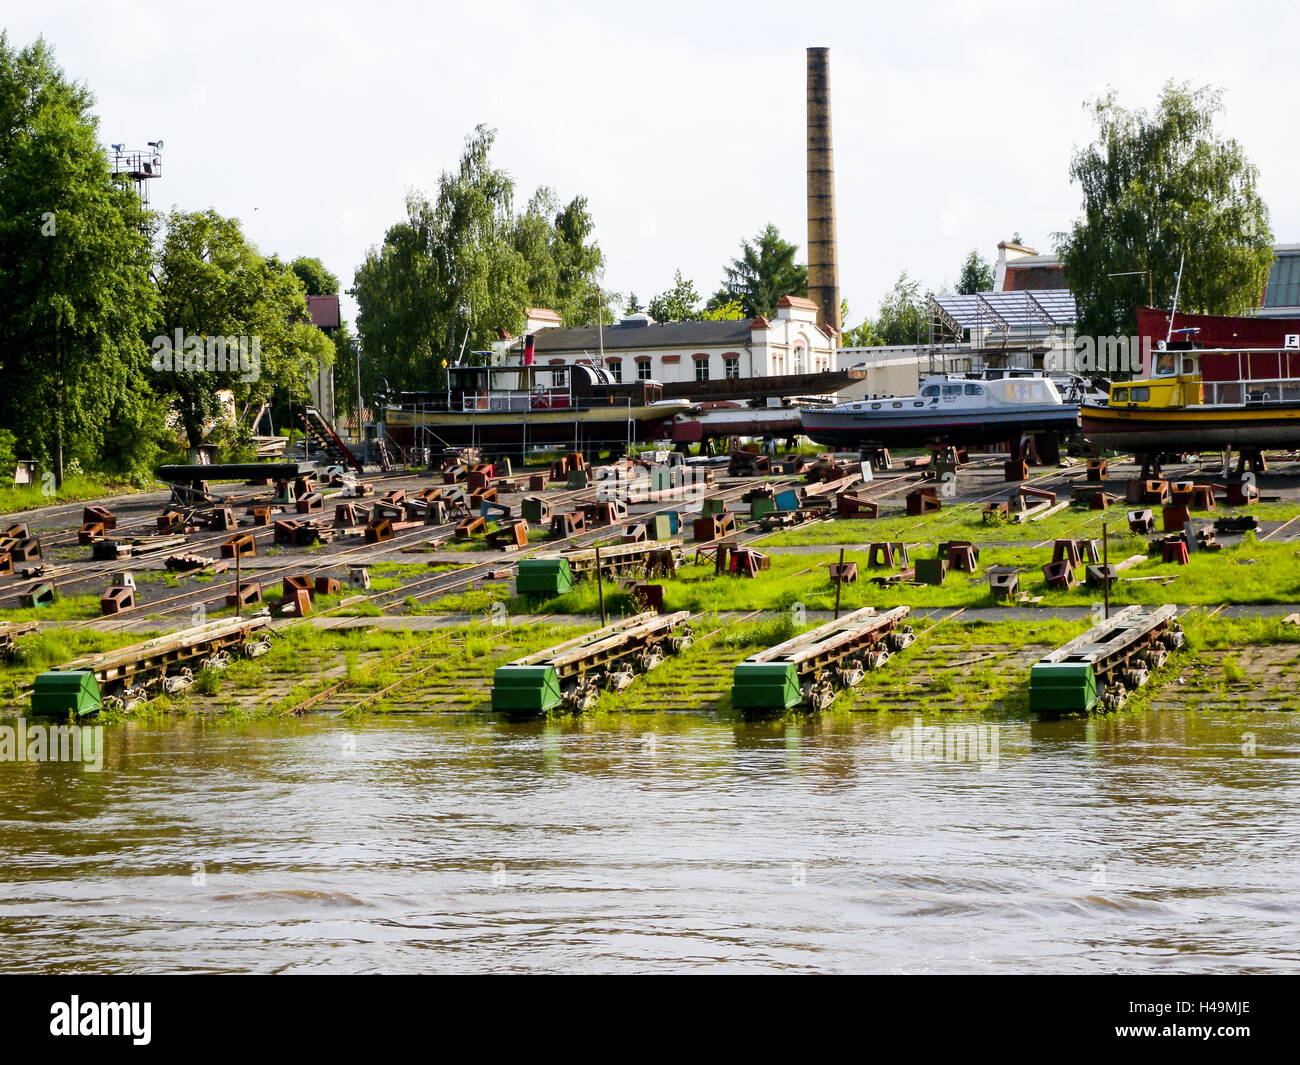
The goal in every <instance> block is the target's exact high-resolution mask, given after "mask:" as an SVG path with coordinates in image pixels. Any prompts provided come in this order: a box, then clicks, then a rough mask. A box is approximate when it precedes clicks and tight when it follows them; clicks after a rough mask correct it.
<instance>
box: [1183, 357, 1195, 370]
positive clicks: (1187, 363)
mask: <svg viewBox="0 0 1300 1065" xmlns="http://www.w3.org/2000/svg"><path fill="white" fill-rule="evenodd" d="M1195 372H1196V360H1195V359H1194V358H1192V357H1191V356H1190V355H1185V356H1183V373H1188V374H1190V373H1195Z"/></svg>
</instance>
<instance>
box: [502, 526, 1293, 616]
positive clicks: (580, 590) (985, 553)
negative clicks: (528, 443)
mask: <svg viewBox="0 0 1300 1065" xmlns="http://www.w3.org/2000/svg"><path fill="white" fill-rule="evenodd" d="M761 546H762V545H760V547H761ZM1146 548H1147V544H1146V541H1145V540H1143V539H1142V538H1141V537H1136V536H1132V535H1129V534H1125V535H1124V536H1123V537H1120V538H1117V539H1114V540H1112V542H1111V545H1110V558H1111V561H1112V562H1118V561H1120V560H1122V559H1123V558H1125V557H1127V556H1129V555H1133V554H1140V553H1143V552H1145V550H1146ZM933 555H934V547H933V546H931V545H925V546H922V547H919V548H916V549H914V550H913V551H912V556H911V557H912V561H913V562H915V560H916V559H917V558H919V557H933ZM1298 555H1300V552H1298V551H1297V548H1296V546H1295V545H1294V544H1284V543H1279V544H1273V543H1262V544H1261V543H1255V542H1254V540H1253V538H1247V539H1246V540H1245V542H1243V543H1242V544H1240V545H1238V546H1236V547H1232V548H1225V549H1224V550H1222V551H1217V552H1206V551H1198V552H1194V553H1193V554H1192V556H1191V559H1190V561H1189V563H1188V565H1186V566H1179V565H1177V564H1175V563H1172V562H1171V563H1168V564H1165V563H1163V562H1161V561H1160V559H1159V558H1158V557H1154V556H1153V557H1152V558H1150V559H1148V561H1146V562H1144V563H1140V564H1139V565H1137V566H1134V567H1132V568H1130V569H1127V570H1124V571H1123V572H1122V573H1121V575H1120V576H1121V579H1120V580H1119V581H1117V582H1116V583H1115V584H1114V585H1113V586H1112V588H1111V605H1112V607H1120V606H1127V605H1129V604H1132V603H1140V604H1149V605H1159V604H1161V603H1179V604H1185V605H1219V604H1221V603H1290V602H1297V601H1300V565H1297V556H1298ZM1051 558H1052V549H1051V547H1050V546H1049V547H1041V548H1029V547H996V548H995V547H985V548H983V549H981V551H980V562H979V571H978V573H976V574H974V575H971V574H967V573H962V572H958V571H950V572H949V574H948V577H947V580H946V581H945V582H944V584H942V585H903V586H896V587H892V588H881V587H879V586H878V585H876V584H874V583H872V582H871V580H870V578H871V577H872V576H875V575H877V574H879V573H883V572H885V571H871V570H868V569H867V568H866V561H867V560H866V552H865V551H864V552H862V553H860V554H859V553H856V552H850V553H849V554H847V555H846V561H856V562H857V563H858V564H859V580H858V582H857V583H856V584H846V585H844V586H843V587H842V589H841V592H840V609H841V611H848V610H856V609H858V608H859V607H863V606H875V607H891V606H898V605H900V604H907V605H909V606H912V607H915V608H930V607H941V608H956V607H974V606H989V605H992V604H993V600H992V599H991V597H990V595H989V590H988V583H987V578H986V577H985V574H986V573H987V570H988V568H989V567H990V566H993V565H1003V566H1019V567H1021V569H1022V572H1021V575H1020V589H1021V591H1022V592H1024V593H1027V594H1029V595H1031V596H1042V597H1043V602H1042V604H1041V607H1043V608H1050V607H1054V606H1090V605H1091V604H1093V603H1094V602H1097V601H1099V600H1100V598H1101V593H1100V592H1099V591H1097V590H1094V589H1091V588H1087V587H1086V586H1081V587H1079V588H1074V589H1071V590H1069V591H1064V590H1056V589H1049V588H1048V587H1047V584H1046V582H1045V581H1044V579H1043V574H1042V566H1043V565H1044V564H1046V563H1048V562H1050V561H1051ZM838 559H839V555H838V552H836V553H833V554H832V553H826V554H821V553H815V554H814V553H807V554H804V553H801V554H773V555H772V556H771V568H770V569H768V570H767V571H765V572H763V573H761V574H760V575H759V576H758V577H757V578H754V579H749V578H744V577H732V576H729V575H724V576H715V575H714V572H713V568H712V567H711V566H707V565H706V566H694V565H690V564H688V565H686V566H684V567H682V568H681V569H679V570H678V575H677V578H676V579H675V580H671V581H665V582H664V606H665V608H666V609H670V610H691V611H741V612H744V611H750V610H788V609H790V608H791V607H792V606H793V605H794V604H796V603H802V604H803V606H804V608H805V609H807V610H831V609H833V608H834V606H835V586H834V585H833V584H832V583H831V580H830V576H829V572H828V569H827V567H828V566H829V565H830V564H831V563H832V562H836V561H838ZM1148 576H1164V577H1172V578H1174V579H1173V580H1172V581H1171V582H1170V583H1169V584H1164V583H1162V582H1160V581H1136V582H1126V581H1125V580H1124V579H1123V578H1130V577H1148ZM508 605H509V608H510V609H511V611H512V612H516V613H525V612H532V613H543V614H594V613H597V612H598V610H599V607H598V601H597V589H596V585H595V583H594V582H591V581H584V582H582V583H580V584H578V585H575V586H574V588H573V589H572V590H571V591H569V592H566V593H564V594H563V595H559V596H553V597H549V598H546V597H532V596H514V597H513V598H511V599H510V600H509V604H508ZM605 608H606V611H607V612H608V613H610V614H611V615H615V616H617V615H619V614H630V613H634V612H635V607H634V605H633V603H632V599H631V596H630V594H628V593H626V592H624V591H623V590H622V589H621V587H619V586H618V585H615V584H613V583H608V582H607V583H606V585H605Z"/></svg>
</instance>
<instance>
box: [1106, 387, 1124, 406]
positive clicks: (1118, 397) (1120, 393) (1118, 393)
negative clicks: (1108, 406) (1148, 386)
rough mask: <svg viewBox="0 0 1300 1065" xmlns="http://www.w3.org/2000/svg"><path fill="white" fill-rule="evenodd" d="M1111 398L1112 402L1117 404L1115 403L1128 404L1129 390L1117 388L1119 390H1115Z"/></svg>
mask: <svg viewBox="0 0 1300 1065" xmlns="http://www.w3.org/2000/svg"><path fill="white" fill-rule="evenodd" d="M1110 398H1111V401H1112V402H1115V403H1127V402H1128V389H1127V388H1117V389H1115V391H1114V392H1112V393H1111V394H1110Z"/></svg>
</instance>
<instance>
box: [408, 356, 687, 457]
mask: <svg viewBox="0 0 1300 1065" xmlns="http://www.w3.org/2000/svg"><path fill="white" fill-rule="evenodd" d="M690 407H691V404H690V402H689V401H687V400H684V399H668V400H665V399H664V398H663V395H662V386H661V385H660V384H659V382H657V381H631V382H628V383H623V382H620V381H616V380H615V379H614V378H613V377H612V376H611V375H610V374H609V373H607V372H606V371H604V370H602V369H600V368H598V367H595V366H586V365H582V364H576V365H571V366H564V367H555V366H535V365H506V366H490V365H478V366H453V367H450V368H448V370H447V385H446V389H445V390H443V391H439V392H402V393H399V394H398V395H396V396H394V397H393V398H392V399H391V400H390V401H388V402H387V403H386V404H385V405H384V408H383V415H384V432H385V435H386V436H388V437H390V438H391V439H392V440H393V441H395V442H396V443H397V444H399V445H400V446H401V447H403V448H412V447H431V448H437V449H444V448H459V447H478V448H481V449H484V450H486V451H495V452H519V451H520V450H521V449H527V448H530V447H535V446H543V445H564V446H568V447H572V448H574V449H575V450H588V449H592V448H600V447H620V446H622V447H626V446H627V445H628V444H633V443H645V442H647V441H653V440H665V439H667V438H668V437H669V435H670V433H671V430H670V428H669V426H670V424H671V422H672V420H673V418H674V417H675V416H676V415H678V414H680V413H682V412H683V411H686V410H689V409H690Z"/></svg>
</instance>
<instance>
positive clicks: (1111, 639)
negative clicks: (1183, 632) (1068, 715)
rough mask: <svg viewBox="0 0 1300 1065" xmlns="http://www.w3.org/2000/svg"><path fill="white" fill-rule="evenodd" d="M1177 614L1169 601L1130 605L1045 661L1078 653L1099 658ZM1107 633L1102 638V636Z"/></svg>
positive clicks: (1056, 660)
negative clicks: (1150, 605) (1151, 606)
mask: <svg viewBox="0 0 1300 1065" xmlns="http://www.w3.org/2000/svg"><path fill="white" fill-rule="evenodd" d="M1177 614H1178V608H1177V607H1174V606H1171V605H1169V604H1166V605H1164V606H1160V607H1156V608H1155V609H1154V610H1150V609H1148V608H1147V607H1142V606H1127V607H1125V608H1124V609H1123V610H1121V611H1120V612H1119V613H1118V614H1113V615H1112V616H1111V617H1110V619H1109V620H1107V621H1103V622H1101V623H1100V624H1098V625H1094V626H1093V627H1092V628H1091V629H1089V630H1088V631H1087V632H1085V633H1083V634H1082V635H1081V636H1076V637H1075V638H1074V639H1073V640H1070V641H1069V642H1068V643H1065V644H1062V645H1061V646H1060V647H1058V648H1057V649H1056V650H1055V651H1051V652H1049V653H1048V654H1046V655H1044V656H1043V657H1042V658H1041V659H1040V661H1042V662H1064V661H1066V660H1067V659H1070V658H1073V657H1074V656H1076V655H1082V656H1084V660H1086V661H1090V662H1098V661H1101V660H1102V659H1104V658H1108V657H1109V656H1110V655H1112V654H1114V653H1116V652H1117V651H1122V650H1123V649H1124V648H1126V647H1128V646H1130V645H1132V644H1134V643H1136V642H1137V641H1138V640H1139V639H1141V638H1142V637H1143V636H1144V635H1146V634H1147V633H1148V632H1150V631H1151V630H1152V629H1153V628H1155V627H1156V626H1157V625H1161V624H1164V623H1166V622H1169V621H1172V620H1173V619H1174V618H1175V617H1176V616H1177ZM1102 636H1104V637H1106V639H1100V638H1099V637H1102Z"/></svg>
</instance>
